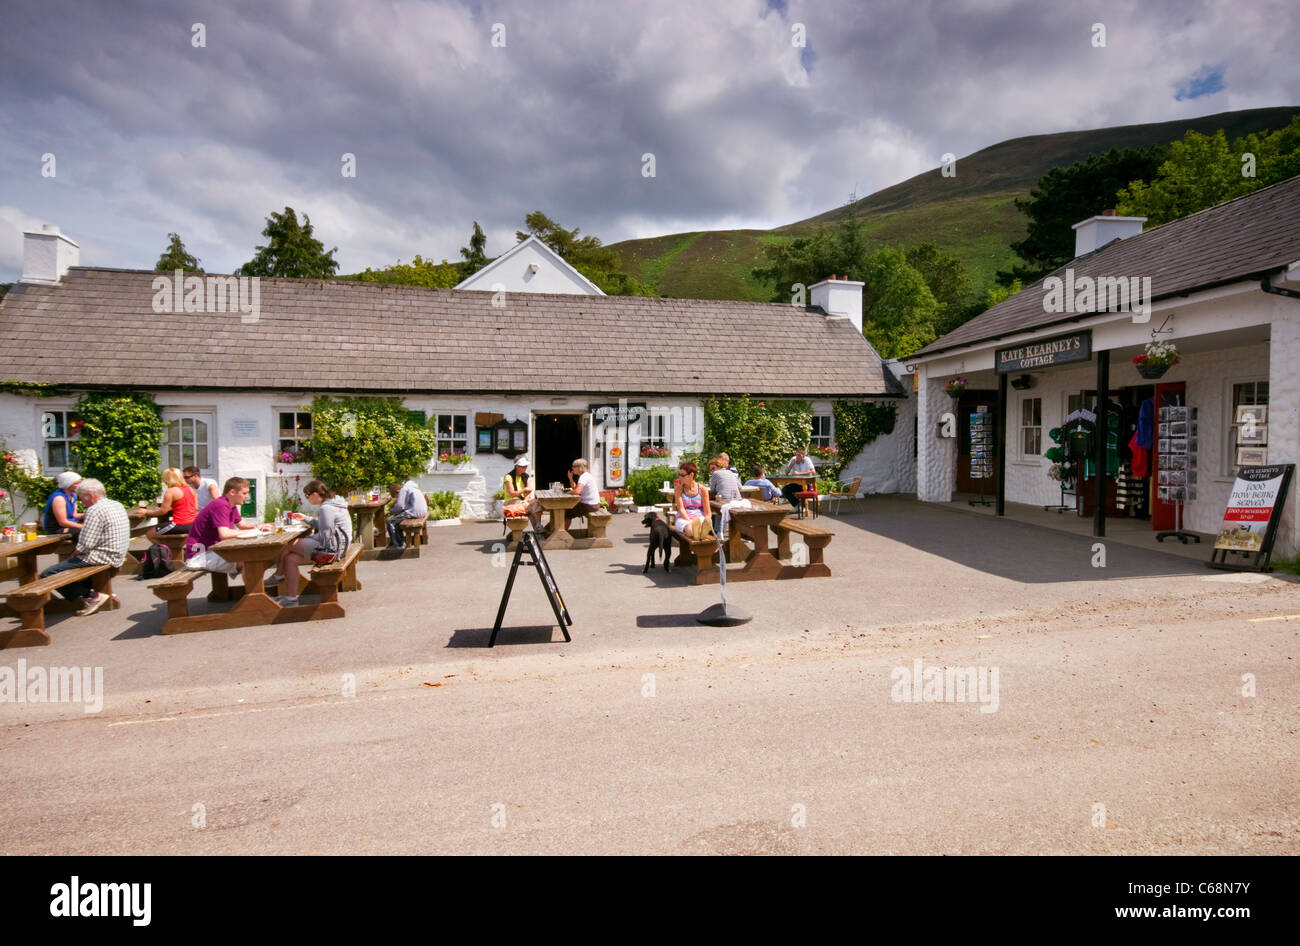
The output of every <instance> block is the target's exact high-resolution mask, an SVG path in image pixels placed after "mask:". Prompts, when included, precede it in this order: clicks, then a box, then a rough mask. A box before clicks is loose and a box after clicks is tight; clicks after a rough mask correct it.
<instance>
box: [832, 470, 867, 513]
mask: <svg viewBox="0 0 1300 946" xmlns="http://www.w3.org/2000/svg"><path fill="white" fill-rule="evenodd" d="M861 486H862V477H860V476H856V477H854V478H853V482H852V483H850V484H849V488H848V489H846V490H845V491H844V492H842V493H827V494H826V498H827V499H829V500H830V501H831V502H833V503H835V509H834V511H833V512H832V515H836V516H838V515H839V514H840V506H841V505H842V504H843V502H844V500H846V499H857V498H858V490H859V489H860V488H861Z"/></svg>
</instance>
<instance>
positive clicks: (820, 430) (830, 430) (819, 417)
mask: <svg viewBox="0 0 1300 946" xmlns="http://www.w3.org/2000/svg"><path fill="white" fill-rule="evenodd" d="M808 445H809V446H810V447H833V446H835V418H834V415H832V414H814V415H813V419H812V436H811V438H809V440H808Z"/></svg>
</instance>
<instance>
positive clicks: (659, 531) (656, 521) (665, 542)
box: [641, 512, 673, 575]
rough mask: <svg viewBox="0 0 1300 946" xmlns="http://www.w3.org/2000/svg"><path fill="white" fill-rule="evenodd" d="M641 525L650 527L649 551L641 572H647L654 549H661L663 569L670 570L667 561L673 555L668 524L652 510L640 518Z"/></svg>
mask: <svg viewBox="0 0 1300 946" xmlns="http://www.w3.org/2000/svg"><path fill="white" fill-rule="evenodd" d="M641 525H643V526H649V527H650V551H649V552H647V553H646V557H645V568H643V569H641V574H642V575H645V574H648V573H649V571H650V569H651V568H653V567H654V563H655V549H662V550H663V553H664V571H671V569H670V568H669V567H668V563H669V562H671V561H672V557H673V536H672V533H671V532H669V531H668V524H667V523H666V522H664V521H663V520H662V519H660V518H659V516H658V515H656V514H655V513H653V512H648V513H646V514H645V518H644V519H642V520H641Z"/></svg>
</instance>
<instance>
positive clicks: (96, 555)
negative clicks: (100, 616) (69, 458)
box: [41, 480, 131, 616]
mask: <svg viewBox="0 0 1300 946" xmlns="http://www.w3.org/2000/svg"><path fill="white" fill-rule="evenodd" d="M77 499H79V500H81V502H82V504H83V505H84V506H85V507H86V518H85V520H84V521H83V522H82V525H81V534H80V535H79V536H78V537H77V551H76V553H75V554H74V555H72V556H70V557H69V558H67V559H66V560H64V561H62V562H58V563H56V564H54V565H51V566H50V567H49V568H47V569H45V571H43V572H41V577H42V578H48V577H49V576H50V575H56V574H58V573H59V572H61V571H66V570H68V569H70V568H82V567H84V566H86V565H112V566H113V567H114V568H119V567H120V566H121V565H122V562H123V561H124V560H125V559H126V547H127V545H128V544H130V542H131V522H130V520H129V519H127V517H126V510H125V509H123V508H122V504H121V503H119V502H118V501H117V500H114V499H108V498H107V497H106V496H105V494H104V484H103V483H101V482H100V481H99V480H82V481H81V482H79V483H78V484H77ZM59 594H61V595H63V597H65V598H67V599H68V600H69V601H71V600H73V599H74V598H81V599H82V600H83V601H84V603H83V604H82V606H81V609H80V610H79V611H77V614H79V615H82V616H85V615H87V614H94V613H95V612H96V611H98V610H99V609H100V608H102V607H103V606H104V605H106V604H108V602H109V596H108V595H106V594H104V593H103V592H97V591H95V589H94V586H93V585H92V584H91V583H90V581H89V580H86V581H78V582H74V583H72V584H70V585H64V586H63V587H62V588H60V589H59Z"/></svg>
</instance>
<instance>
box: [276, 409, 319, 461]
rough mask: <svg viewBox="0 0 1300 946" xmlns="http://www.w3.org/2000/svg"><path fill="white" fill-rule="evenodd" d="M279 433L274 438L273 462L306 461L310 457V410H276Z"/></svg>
mask: <svg viewBox="0 0 1300 946" xmlns="http://www.w3.org/2000/svg"><path fill="white" fill-rule="evenodd" d="M276 416H277V417H278V418H279V433H278V438H277V440H276V449H275V462H277V463H306V462H307V461H308V460H310V459H311V454H310V452H309V450H310V447H309V445H308V443H307V442H308V441H309V440H310V439H311V411H300V410H289V409H284V410H278V411H276Z"/></svg>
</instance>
